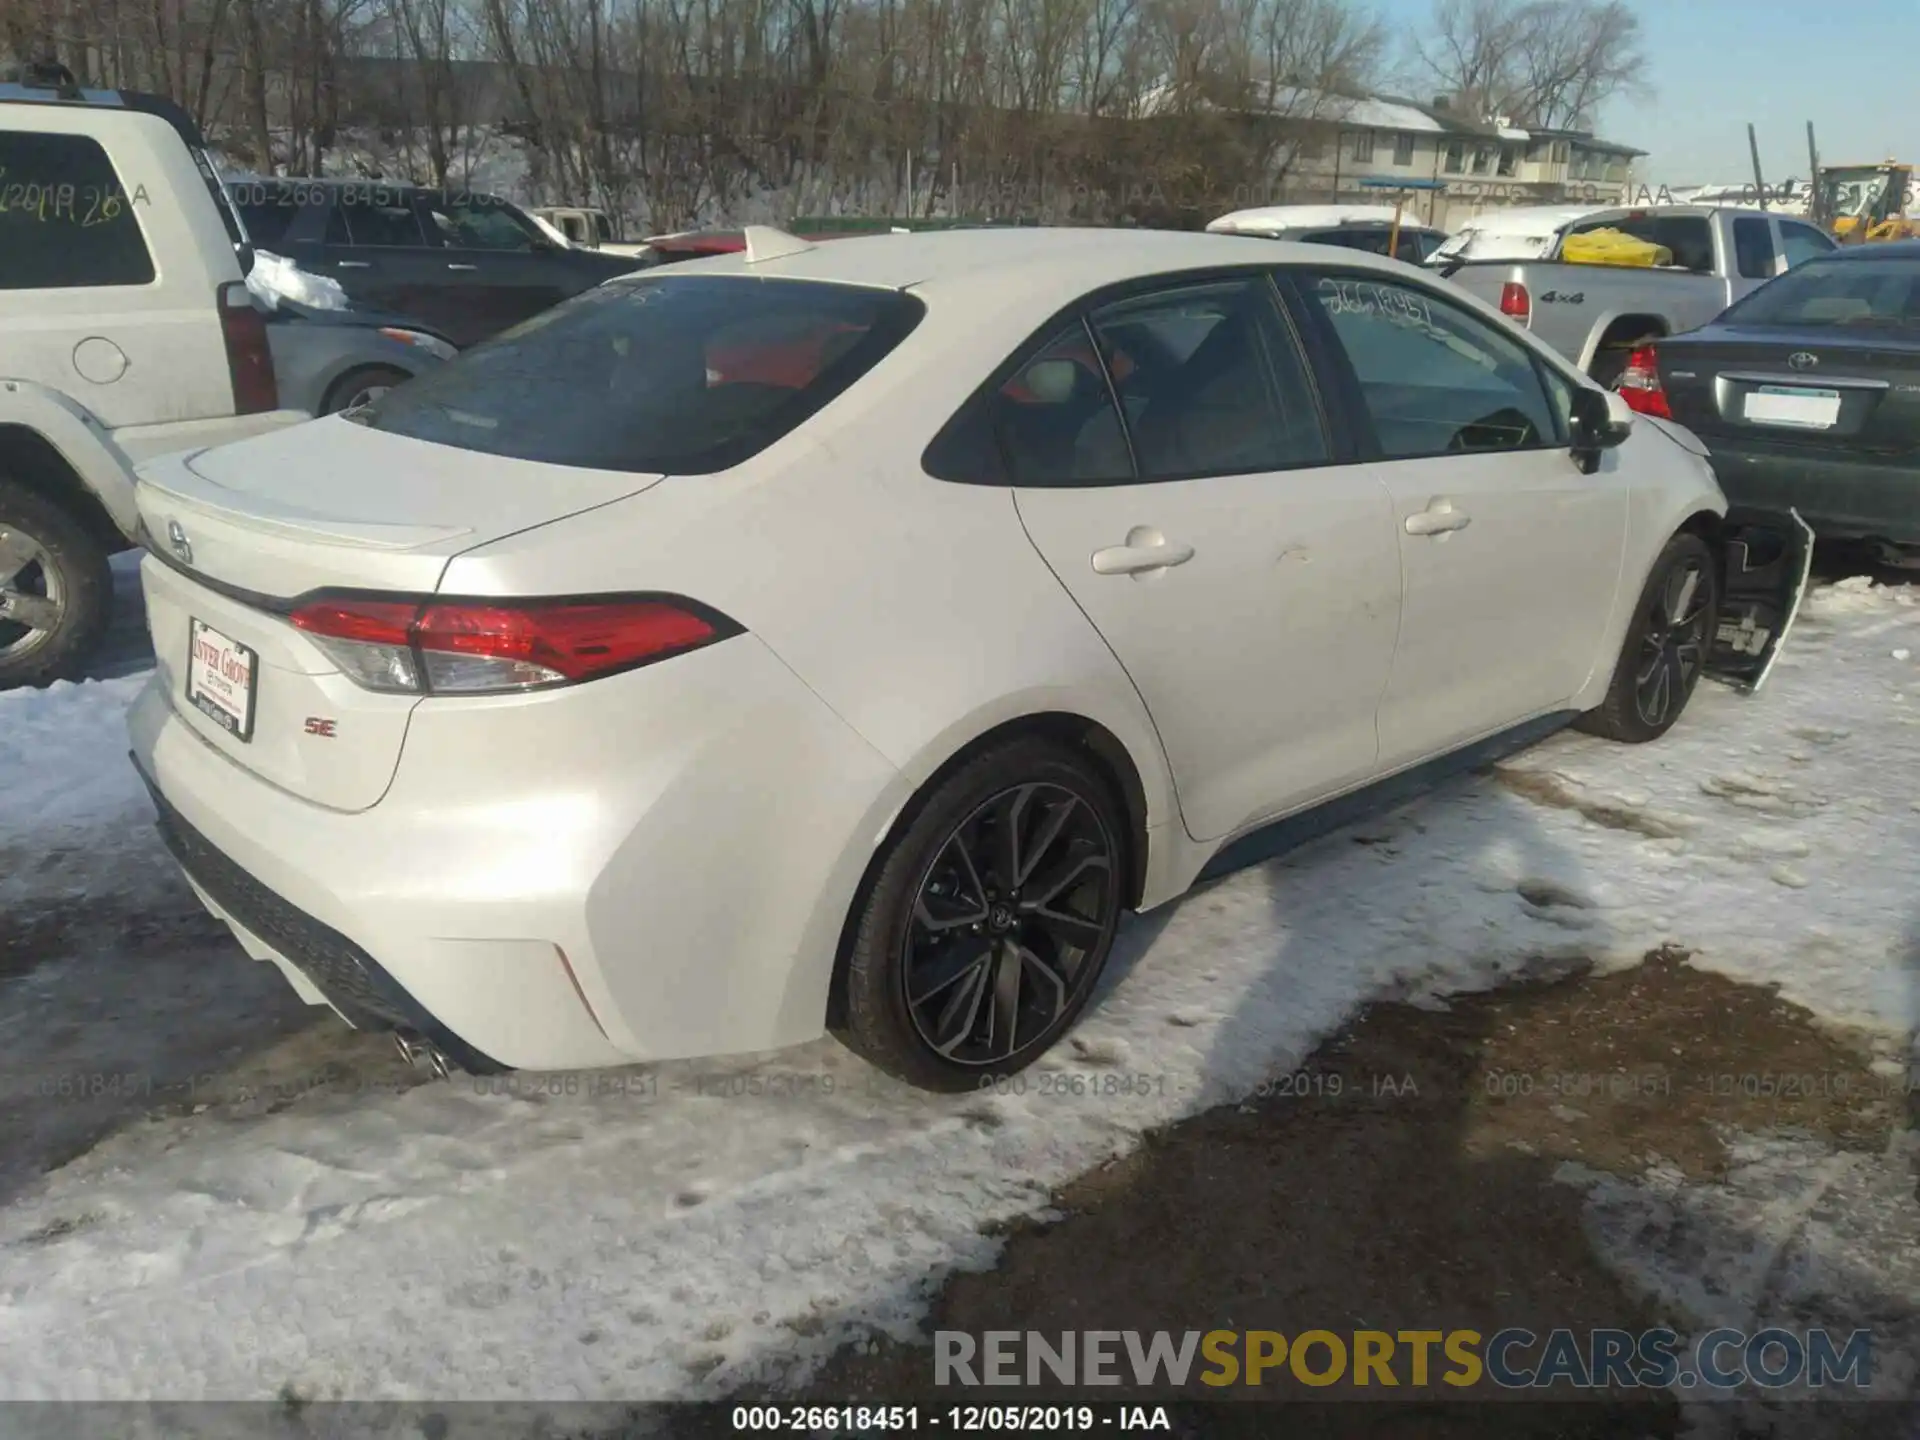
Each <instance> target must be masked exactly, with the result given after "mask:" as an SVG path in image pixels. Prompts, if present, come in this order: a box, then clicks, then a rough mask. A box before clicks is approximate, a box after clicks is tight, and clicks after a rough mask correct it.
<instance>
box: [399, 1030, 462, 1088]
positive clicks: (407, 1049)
mask: <svg viewBox="0 0 1920 1440" xmlns="http://www.w3.org/2000/svg"><path fill="white" fill-rule="evenodd" d="M393 1042H394V1044H395V1045H397V1046H398V1047H399V1049H400V1058H401V1059H403V1060H405V1061H406V1062H407V1064H409V1065H411V1066H413V1067H415V1068H416V1069H418V1068H419V1067H420V1066H421V1065H422V1064H424V1065H425V1066H426V1067H427V1068H428V1069H429V1070H431V1071H432V1072H433V1074H434V1077H435V1078H436V1079H440V1080H445V1079H447V1078H448V1077H449V1076H451V1075H452V1073H453V1066H452V1065H451V1064H450V1063H448V1060H447V1057H446V1056H445V1055H444V1054H442V1053H441V1051H440V1047H439V1046H438V1045H435V1044H434V1043H433V1042H432V1041H431V1040H428V1039H427V1038H426V1037H425V1036H422V1035H418V1034H415V1033H414V1032H413V1031H411V1030H396V1031H394V1032H393Z"/></svg>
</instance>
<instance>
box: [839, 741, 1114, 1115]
mask: <svg viewBox="0 0 1920 1440" xmlns="http://www.w3.org/2000/svg"><path fill="white" fill-rule="evenodd" d="M910 814H911V818H910V819H908V820H907V821H906V822H905V823H904V824H903V825H902V826H901V827H899V829H898V830H897V831H896V833H895V834H894V835H893V836H892V837H891V839H890V840H889V842H888V846H887V849H886V850H885V852H884V853H883V854H882V856H881V857H880V859H879V863H878V868H877V871H876V872H875V874H874V876H873V878H872V880H871V882H870V883H869V885H868V886H867V888H866V890H865V892H864V895H863V897H862V899H861V900H860V901H859V902H858V905H859V908H858V909H857V911H856V913H855V915H854V917H853V925H852V928H851V938H850V944H849V948H848V953H847V955H846V959H845V965H846V969H845V972H844V975H843V983H844V986H845V1002H846V1003H845V1008H844V1022H843V1024H842V1026H841V1027H840V1038H841V1039H842V1040H843V1041H845V1042H846V1044H847V1045H848V1046H850V1047H851V1048H852V1049H853V1050H855V1051H856V1052H857V1053H859V1054H860V1055H862V1056H864V1057H865V1058H866V1059H867V1060H869V1061H870V1062H871V1063H873V1064H874V1065H876V1066H878V1067H879V1068H880V1069H882V1070H884V1071H886V1072H887V1073H888V1074H890V1075H893V1076H895V1077H896V1078H898V1079H901V1080H904V1081H906V1082H907V1083H908V1084H911V1085H914V1086H917V1087H919V1088H921V1089H925V1090H942V1091H954V1090H967V1089H973V1088H975V1087H977V1086H980V1085H984V1084H991V1083H992V1081H993V1079H994V1078H995V1077H998V1076H1004V1075H1010V1074H1012V1073H1013V1072H1015V1071H1018V1070H1022V1069H1024V1068H1026V1067H1027V1066H1028V1065H1030V1064H1032V1063H1033V1062H1034V1061H1035V1060H1036V1059H1038V1058H1039V1057H1040V1056H1041V1055H1042V1054H1043V1053H1045V1051H1046V1050H1047V1049H1048V1048H1049V1047H1050V1046H1051V1045H1052V1044H1053V1043H1054V1042H1055V1041H1056V1040H1058V1039H1059V1038H1060V1036H1061V1035H1062V1034H1063V1033H1065V1031H1066V1030H1067V1029H1068V1027H1069V1026H1071V1025H1072V1024H1073V1022H1074V1020H1075V1018H1076V1017H1077V1016H1078V1015H1079V1014H1080V1012H1081V1011H1082V1010H1083V1009H1084V1008H1085V1006H1086V1003H1087V1001H1088V999H1089V998H1090V997H1091V995H1092V993H1093V987H1094V985H1095V983H1096V982H1097V981H1098V979H1099V976H1100V971H1101V968H1102V967H1103V966H1104V965H1105V964H1106V959H1107V953H1108V951H1109V950H1111V949H1112V947H1113V937H1114V931H1115V929H1116V927H1117V925H1118V924H1119V918H1120V910H1121V907H1122V904H1123V895H1124V877H1125V875H1126V873H1127V868H1126V863H1125V861H1126V856H1125V849H1124V846H1125V838H1124V837H1125V836H1126V835H1127V833H1128V832H1127V830H1126V828H1125V825H1124V822H1123V818H1122V812H1121V809H1120V807H1119V805H1118V803H1117V802H1116V801H1115V799H1114V796H1113V792H1112V788H1111V787H1110V786H1109V785H1108V783H1107V781H1106V780H1105V778H1104V777H1103V776H1102V775H1101V774H1100V772H1099V770H1098V769H1097V768H1096V767H1095V766H1094V765H1093V764H1091V763H1090V762H1089V761H1088V760H1087V759H1086V758H1085V757H1084V756H1082V755H1081V754H1079V753H1076V752H1075V751H1074V750H1072V749H1069V748H1067V747H1065V746H1062V745H1059V744H1056V743H1054V742H1052V741H1050V740H1045V739H1039V738H1031V739H1027V738H1023V739H1016V740H1012V741H1009V742H1008V743H1007V744H1005V745H1000V746H996V747H994V748H993V749H991V750H988V751H985V752H983V753H982V754H980V755H978V756H976V757H974V758H973V759H971V760H969V761H968V762H966V763H965V764H964V765H962V766H960V767H959V768H958V769H956V770H955V771H953V772H952V773H951V774H950V775H948V776H947V777H945V778H944V779H943V780H940V781H938V782H936V783H935V784H934V786H933V787H932V789H931V790H930V791H929V792H928V793H926V794H925V795H924V796H923V797H922V798H921V800H920V801H919V802H918V804H917V807H916V808H915V809H913V810H912V811H911V812H910Z"/></svg>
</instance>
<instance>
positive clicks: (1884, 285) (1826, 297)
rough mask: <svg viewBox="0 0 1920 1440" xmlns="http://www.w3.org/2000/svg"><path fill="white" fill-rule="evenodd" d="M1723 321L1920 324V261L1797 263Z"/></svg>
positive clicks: (1870, 325) (1907, 326) (1882, 325)
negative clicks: (1798, 264) (1797, 264)
mask: <svg viewBox="0 0 1920 1440" xmlns="http://www.w3.org/2000/svg"><path fill="white" fill-rule="evenodd" d="M1720 323H1722V324H1729V325H1736V324H1737V325H1792V326H1821V327H1825V326H1833V327H1835V328H1847V329H1869V328H1876V329H1884V328H1887V327H1897V328H1901V329H1913V328H1915V327H1920V261H1916V260H1892V259H1889V260H1854V259H1843V260H1828V261H1823V262H1820V263H1817V264H1810V265H1800V266H1796V267H1795V268H1794V269H1791V270H1789V271H1787V273H1786V274H1784V275H1782V276H1781V277H1780V278H1779V279H1777V280H1774V281H1772V282H1771V283H1769V284H1766V285H1763V286H1761V287H1760V288H1759V289H1758V290H1756V291H1754V292H1753V293H1752V294H1751V295H1749V296H1747V297H1746V298H1745V299H1743V300H1740V301H1739V302H1737V303H1736V304H1734V305H1732V306H1730V307H1729V308H1728V309H1727V310H1726V311H1725V313H1723V314H1722V315H1721V317H1720Z"/></svg>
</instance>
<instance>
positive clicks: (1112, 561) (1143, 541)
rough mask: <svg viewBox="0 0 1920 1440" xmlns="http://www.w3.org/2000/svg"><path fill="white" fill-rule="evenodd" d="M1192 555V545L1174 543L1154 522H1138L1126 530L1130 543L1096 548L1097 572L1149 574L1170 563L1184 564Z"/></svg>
mask: <svg viewBox="0 0 1920 1440" xmlns="http://www.w3.org/2000/svg"><path fill="white" fill-rule="evenodd" d="M1192 558H1193V547H1192V546H1191V545H1174V544H1170V543H1168V541H1167V537H1166V536H1164V535H1162V534H1161V533H1160V532H1159V531H1158V530H1155V529H1154V528H1153V527H1152V526H1151V525H1136V526H1134V527H1133V529H1131V530H1129V531H1128V532H1127V543H1126V544H1124V545H1110V546H1108V547H1107V548H1106V549H1105V550H1096V551H1094V552H1093V573H1094V574H1096V575H1150V574H1152V573H1154V572H1155V571H1159V570H1165V569H1166V568H1167V567H1168V566H1169V565H1184V564H1186V563H1187V561H1189V560H1191V559H1192Z"/></svg>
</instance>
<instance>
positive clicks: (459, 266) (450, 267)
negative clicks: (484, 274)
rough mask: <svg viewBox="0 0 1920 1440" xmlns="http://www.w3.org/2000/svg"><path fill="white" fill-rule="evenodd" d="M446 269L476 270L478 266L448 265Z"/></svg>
mask: <svg viewBox="0 0 1920 1440" xmlns="http://www.w3.org/2000/svg"><path fill="white" fill-rule="evenodd" d="M447 268H448V269H449V270H478V269H479V268H480V267H479V266H478V265H449V266H447Z"/></svg>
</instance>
